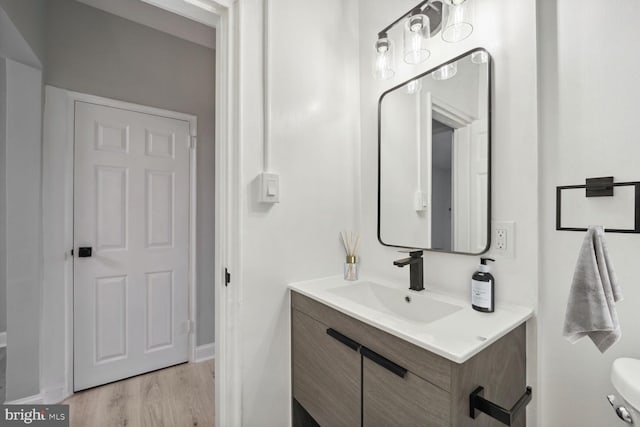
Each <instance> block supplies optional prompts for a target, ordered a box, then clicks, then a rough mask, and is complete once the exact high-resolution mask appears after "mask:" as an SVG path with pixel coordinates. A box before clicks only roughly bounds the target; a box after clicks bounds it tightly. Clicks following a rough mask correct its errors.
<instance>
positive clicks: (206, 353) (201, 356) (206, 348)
mask: <svg viewBox="0 0 640 427" xmlns="http://www.w3.org/2000/svg"><path fill="white" fill-rule="evenodd" d="M215 357H216V344H215V343H213V342H212V343H211V344H205V345H199V346H197V347H196V357H195V360H194V362H204V361H205V360H211V359H213V358H215Z"/></svg>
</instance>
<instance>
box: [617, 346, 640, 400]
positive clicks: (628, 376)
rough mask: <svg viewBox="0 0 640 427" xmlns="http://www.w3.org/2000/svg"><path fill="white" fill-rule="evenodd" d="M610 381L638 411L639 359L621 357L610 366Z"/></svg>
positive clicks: (639, 391) (639, 397)
mask: <svg viewBox="0 0 640 427" xmlns="http://www.w3.org/2000/svg"><path fill="white" fill-rule="evenodd" d="M611 382H612V383H613V386H614V387H615V388H616V390H617V391H618V393H620V395H621V396H622V398H623V399H624V400H626V401H627V402H629V404H630V405H631V406H633V409H634V410H635V411H640V360H638V359H631V358H628V357H623V358H621V359H616V360H615V361H614V362H613V366H612V367H611Z"/></svg>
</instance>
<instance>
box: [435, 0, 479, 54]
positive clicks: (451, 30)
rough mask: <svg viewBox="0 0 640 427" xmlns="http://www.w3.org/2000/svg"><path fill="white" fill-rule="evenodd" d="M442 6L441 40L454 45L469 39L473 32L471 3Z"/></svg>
mask: <svg viewBox="0 0 640 427" xmlns="http://www.w3.org/2000/svg"><path fill="white" fill-rule="evenodd" d="M453 3H455V0H454V1H452V4H447V2H445V4H444V5H443V6H444V8H443V11H442V22H443V24H442V40H444V41H446V42H449V43H456V42H459V41H462V40H464V39H466V38H467V37H469V36H470V35H471V33H472V32H473V2H472V1H464V2H461V3H457V4H453Z"/></svg>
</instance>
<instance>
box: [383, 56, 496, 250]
mask: <svg viewBox="0 0 640 427" xmlns="http://www.w3.org/2000/svg"><path fill="white" fill-rule="evenodd" d="M490 80H491V57H490V55H489V53H488V52H487V51H486V50H484V49H475V50H473V51H470V52H467V53H465V54H464V55H461V56H459V57H458V58H455V59H453V60H451V61H449V62H447V63H446V64H442V65H441V66H439V67H438V68H436V69H433V70H430V71H428V72H426V73H424V74H421V75H419V76H417V77H415V78H413V79H412V80H410V81H408V82H405V83H403V84H402V85H399V86H396V87H394V88H392V89H390V90H388V91H386V92H385V93H383V94H382V96H381V97H380V101H379V110H378V240H379V241H380V243H382V244H383V245H386V246H396V247H410V248H421V249H425V250H434V251H442V252H455V253H464V254H474V255H476V254H481V253H483V252H486V251H487V250H488V249H489V243H490V242H489V236H490V233H489V227H490V218H491V214H490V209H491V126H490V125H491V101H490V92H491V90H490Z"/></svg>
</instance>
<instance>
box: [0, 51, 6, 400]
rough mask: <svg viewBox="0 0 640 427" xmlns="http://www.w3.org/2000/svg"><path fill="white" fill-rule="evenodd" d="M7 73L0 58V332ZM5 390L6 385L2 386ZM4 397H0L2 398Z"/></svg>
mask: <svg viewBox="0 0 640 427" xmlns="http://www.w3.org/2000/svg"><path fill="white" fill-rule="evenodd" d="M6 126H7V71H6V62H5V60H4V58H1V57H0V250H1V252H0V332H6V331H7V254H6V241H7V199H6V197H7V169H6V166H5V165H6V164H7V162H6V159H7V157H6V152H7V146H6V144H7V132H6ZM2 387H3V388H4V384H2ZM1 397H2V396H0V398H1Z"/></svg>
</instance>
